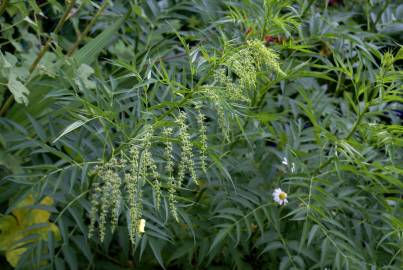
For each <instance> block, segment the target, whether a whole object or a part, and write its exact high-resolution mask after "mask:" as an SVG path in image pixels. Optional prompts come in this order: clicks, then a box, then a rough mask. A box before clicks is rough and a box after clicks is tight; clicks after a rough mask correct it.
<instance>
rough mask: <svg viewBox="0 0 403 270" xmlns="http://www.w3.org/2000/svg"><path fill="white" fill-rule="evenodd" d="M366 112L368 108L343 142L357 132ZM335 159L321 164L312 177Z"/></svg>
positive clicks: (333, 157) (366, 107)
mask: <svg viewBox="0 0 403 270" xmlns="http://www.w3.org/2000/svg"><path fill="white" fill-rule="evenodd" d="M367 110H368V106H365V108H364V110H363V111H362V112H361V113H360V115H359V116H358V119H357V121H356V122H355V123H354V126H353V128H352V129H351V131H350V132H349V133H348V134H347V136H346V138H345V139H344V140H348V139H350V138H351V136H353V135H354V133H355V131H356V130H357V128H358V126H359V125H360V123H361V121H362V118H363V117H364V115H365V113H366V112H367ZM335 158H336V157H335V156H332V157H331V158H329V159H328V160H327V161H326V162H324V163H322V164H321V165H320V166H319V167H318V168H317V169H316V170H315V171H313V173H312V175H316V174H318V173H319V172H320V171H321V170H322V169H323V168H325V167H326V166H327V165H329V164H330V163H331V162H332V161H333V160H334V159H335Z"/></svg>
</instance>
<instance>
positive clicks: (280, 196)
mask: <svg viewBox="0 0 403 270" xmlns="http://www.w3.org/2000/svg"><path fill="white" fill-rule="evenodd" d="M278 197H279V198H280V200H284V199H285V198H287V193H285V192H281V193H280V194H279V195H278Z"/></svg>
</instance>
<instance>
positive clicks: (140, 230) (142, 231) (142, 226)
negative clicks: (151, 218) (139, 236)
mask: <svg viewBox="0 0 403 270" xmlns="http://www.w3.org/2000/svg"><path fill="white" fill-rule="evenodd" d="M145 226H146V220H145V219H144V218H142V219H140V221H139V233H144V228H145Z"/></svg>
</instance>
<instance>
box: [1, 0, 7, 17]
mask: <svg viewBox="0 0 403 270" xmlns="http://www.w3.org/2000/svg"><path fill="white" fill-rule="evenodd" d="M7 4H8V0H3V1H1V4H0V16H1V15H3V13H4V11H6V7H7Z"/></svg>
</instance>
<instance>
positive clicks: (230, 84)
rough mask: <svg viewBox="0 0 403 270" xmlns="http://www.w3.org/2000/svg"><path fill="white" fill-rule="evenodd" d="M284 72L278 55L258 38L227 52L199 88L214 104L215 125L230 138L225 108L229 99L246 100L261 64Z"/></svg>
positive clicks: (279, 72)
mask: <svg viewBox="0 0 403 270" xmlns="http://www.w3.org/2000/svg"><path fill="white" fill-rule="evenodd" d="M263 67H267V68H268V69H270V70H272V71H274V72H275V73H277V74H280V75H283V76H285V75H286V74H285V73H284V72H283V71H282V70H281V68H280V64H279V56H278V54H277V53H275V52H274V51H273V50H272V49H270V48H268V47H266V46H265V45H264V43H263V42H262V41H260V40H250V41H247V42H246V45H245V46H243V47H241V48H240V49H238V50H235V51H234V52H232V53H230V55H229V56H228V57H227V59H226V60H225V61H224V62H223V64H222V65H221V66H220V67H218V68H217V69H216V70H215V72H214V81H213V82H212V84H209V85H205V86H203V87H202V92H203V93H204V94H205V96H206V97H208V98H209V99H210V100H212V102H213V103H214V104H215V107H216V110H217V114H218V125H219V127H220V129H221V130H222V132H223V135H224V137H225V138H226V139H227V140H229V124H228V122H227V121H226V117H225V116H226V111H228V110H227V108H228V107H229V105H228V104H230V103H239V102H241V103H249V101H250V99H249V94H248V91H249V90H250V89H254V88H255V87H256V84H257V74H258V72H259V71H260V70H261V69H262V68H263Z"/></svg>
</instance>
